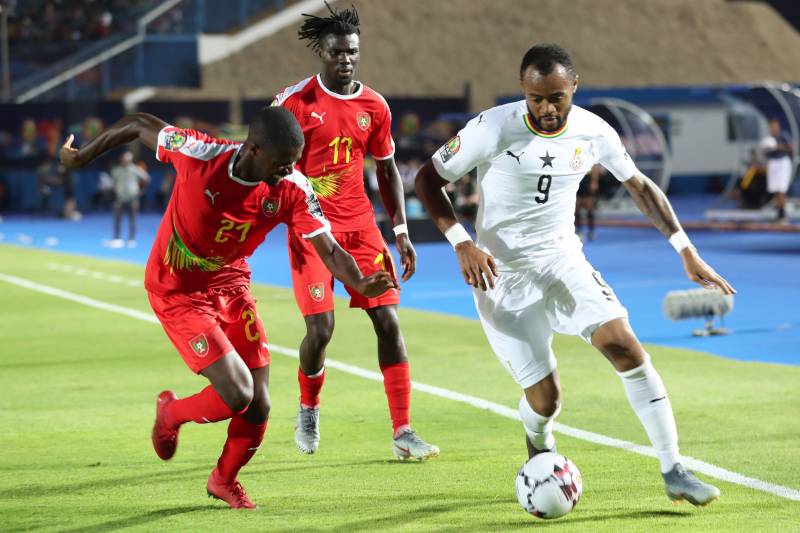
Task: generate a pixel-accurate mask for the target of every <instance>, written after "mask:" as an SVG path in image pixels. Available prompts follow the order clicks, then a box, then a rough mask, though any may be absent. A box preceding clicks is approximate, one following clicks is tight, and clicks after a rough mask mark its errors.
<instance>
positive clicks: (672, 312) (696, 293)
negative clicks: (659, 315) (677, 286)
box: [664, 289, 733, 337]
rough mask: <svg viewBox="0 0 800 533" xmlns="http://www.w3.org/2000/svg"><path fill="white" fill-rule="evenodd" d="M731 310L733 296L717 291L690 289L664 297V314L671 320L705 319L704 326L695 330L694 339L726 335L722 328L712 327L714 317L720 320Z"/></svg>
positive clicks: (670, 293) (725, 330) (673, 292)
mask: <svg viewBox="0 0 800 533" xmlns="http://www.w3.org/2000/svg"><path fill="white" fill-rule="evenodd" d="M731 309H733V296H732V295H729V294H724V293H723V292H722V291H721V290H719V289H692V290H687V291H670V292H668V293H667V295H666V296H665V297H664V314H665V315H667V318H670V319H672V320H675V321H677V320H684V319H687V318H705V319H706V326H705V328H702V329H695V330H693V331H692V335H694V336H695V337H708V336H710V335H727V334H728V333H729V331H728V330H727V329H726V328H724V327H718V328H717V327H714V317H719V318H720V323H721V322H722V317H723V316H724V315H725V314H727V313H729V312H730V311H731Z"/></svg>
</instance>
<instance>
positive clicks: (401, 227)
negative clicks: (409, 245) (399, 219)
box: [392, 224, 408, 237]
mask: <svg viewBox="0 0 800 533" xmlns="http://www.w3.org/2000/svg"><path fill="white" fill-rule="evenodd" d="M392 231H393V232H394V236H395V237H399V236H400V234H401V233H405V234H406V235H408V224H398V225H396V226H395V227H393V228H392Z"/></svg>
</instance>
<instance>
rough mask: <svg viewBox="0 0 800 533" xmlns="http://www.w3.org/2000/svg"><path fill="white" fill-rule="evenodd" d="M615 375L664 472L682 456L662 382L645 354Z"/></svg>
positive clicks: (673, 418)
mask: <svg viewBox="0 0 800 533" xmlns="http://www.w3.org/2000/svg"><path fill="white" fill-rule="evenodd" d="M617 374H619V377H620V378H622V384H623V385H624V386H625V393H626V394H627V395H628V402H630V404H631V407H633V410H634V411H635V412H636V416H638V417H639V420H640V421H641V422H642V425H643V426H644V430H645V431H646V432H647V436H648V437H649V438H650V443H651V444H652V445H653V448H655V449H656V452H658V461H659V463H660V464H661V472H662V473H664V474H666V473H667V472H669V471H670V470H672V467H673V466H675V463H680V462H681V458H680V454H679V453H678V430H677V428H676V427H675V417H674V416H673V415H672V404H671V403H670V401H669V398H668V397H667V390H666V389H665V388H664V383H663V382H662V381H661V377H660V376H659V375H658V372H656V369H655V368H654V367H653V365H652V364H651V363H650V356H649V355H647V354H645V362H644V364H642V365H641V366H638V367H636V368H634V369H632V370H628V371H625V372H617Z"/></svg>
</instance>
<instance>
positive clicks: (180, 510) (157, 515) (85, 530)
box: [58, 504, 228, 533]
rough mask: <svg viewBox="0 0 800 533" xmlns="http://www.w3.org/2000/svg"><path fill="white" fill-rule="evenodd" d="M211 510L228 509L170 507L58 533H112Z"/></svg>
mask: <svg viewBox="0 0 800 533" xmlns="http://www.w3.org/2000/svg"><path fill="white" fill-rule="evenodd" d="M213 510H220V511H227V510H228V507H223V506H220V505H214V504H207V505H186V506H182V507H170V508H168V509H158V510H156V511H150V512H147V513H144V514H141V515H135V516H128V517H126V518H119V519H116V520H109V521H108V522H101V523H99V524H95V525H93V526H80V527H77V528H73V529H60V530H59V531H58V533H78V532H80V533H94V532H99V531H114V530H115V529H123V528H128V527H135V526H141V525H143V524H147V523H149V522H153V521H156V520H161V519H162V518H168V517H170V516H175V515H180V514H186V513H194V512H197V511H213ZM156 529H157V528H156V527H155V526H153V527H152V529H151V530H152V531H155V530H156Z"/></svg>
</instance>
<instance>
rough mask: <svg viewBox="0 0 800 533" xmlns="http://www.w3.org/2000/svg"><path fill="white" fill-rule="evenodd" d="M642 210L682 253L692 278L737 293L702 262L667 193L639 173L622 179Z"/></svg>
mask: <svg viewBox="0 0 800 533" xmlns="http://www.w3.org/2000/svg"><path fill="white" fill-rule="evenodd" d="M622 183H623V185H624V186H625V188H626V189H627V190H628V193H630V195H631V198H633V201H634V202H635V203H636V206H637V207H638V208H639V210H640V211H641V212H642V213H644V214H645V215H647V217H648V218H649V219H650V220H651V221H652V222H653V224H654V225H655V227H656V228H658V230H659V231H660V232H661V233H662V234H663V235H664V236H665V237H666V238H667V239H669V241H670V244H672V245H673V246H674V247H675V250H677V251H678V253H679V254H680V255H681V260H683V268H684V270H685V271H686V275H687V276H688V277H689V279H690V280H692V281H694V282H695V283H699V284H700V285H701V286H703V287H705V288H715V287H717V288H719V289H720V290H722V292H723V293H725V294H735V293H736V290H735V289H734V288H733V287H732V286H731V284H730V283H728V281H727V280H726V279H725V278H723V277H722V276H720V275H719V274H717V272H716V271H715V270H714V269H713V268H711V266H710V265H709V264H708V263H706V262H705V261H703V259H702V258H701V257H700V254H699V253H698V252H697V249H696V248H695V247H694V246H692V243H691V242H690V241H689V238H688V237H687V236H686V233H684V231H683V228H682V227H681V224H680V222H678V217H677V216H676V215H675V211H673V209H672V205H671V204H670V203H669V200H668V199H667V195H666V194H664V192H663V191H662V190H661V189H660V188H659V187H658V185H656V184H655V183H653V180H651V179H650V178H648V177H647V176H645V175H644V174H642V173H641V172H638V171H637V172H636V174H634V175H633V177H632V178H631V179H629V180H627V181H624V182H622Z"/></svg>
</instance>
